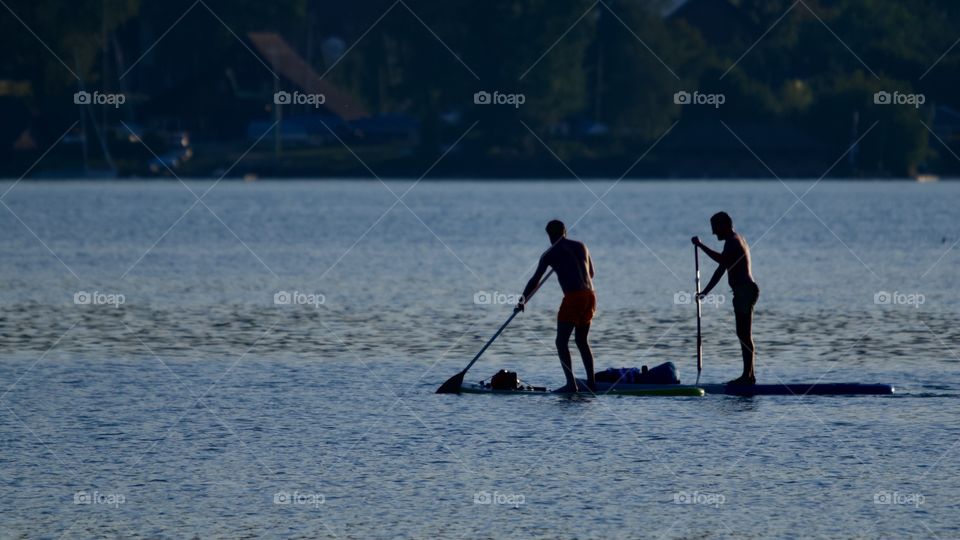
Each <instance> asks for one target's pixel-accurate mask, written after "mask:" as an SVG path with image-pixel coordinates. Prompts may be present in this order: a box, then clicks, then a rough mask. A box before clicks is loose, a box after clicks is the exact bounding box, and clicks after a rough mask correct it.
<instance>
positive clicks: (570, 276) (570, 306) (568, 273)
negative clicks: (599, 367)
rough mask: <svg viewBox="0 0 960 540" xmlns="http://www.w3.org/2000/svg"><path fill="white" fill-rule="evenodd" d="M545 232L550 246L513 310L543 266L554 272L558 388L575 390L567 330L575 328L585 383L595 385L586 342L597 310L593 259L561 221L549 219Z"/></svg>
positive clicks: (541, 275) (538, 281) (591, 360)
mask: <svg viewBox="0 0 960 540" xmlns="http://www.w3.org/2000/svg"><path fill="white" fill-rule="evenodd" d="M547 235H548V236H549V237H550V244H551V246H550V248H549V249H547V251H545V252H544V253H543V255H541V256H540V264H538V265H537V271H536V272H534V274H533V277H532V278H530V281H528V282H527V287H526V288H525V289H524V290H523V296H522V297H521V299H520V302H519V303H518V304H517V307H516V310H517V311H523V303H524V299H526V298H527V297H528V296H530V294H531V293H532V292H533V290H534V289H535V288H536V287H537V284H538V283H540V279H541V278H542V277H543V274H544V272H546V271H547V267H548V266H549V267H551V268H553V270H554V271H555V272H556V273H557V280H558V281H559V282H560V288H561V289H563V302H561V303H560V312H559V313H558V314H557V353H558V354H559V355H560V365H561V366H562V367H563V376H564V377H565V378H566V379H567V384H566V385H565V386H564V387H563V388H560V389H559V390H557V391H558V392H578V391H580V390H581V388H579V387H578V386H577V379H576V378H575V377H574V376H573V368H572V366H571V360H570V347H569V345H568V344H569V342H570V334H571V333H574V331H576V334H575V336H574V341H576V343H577V349H579V350H580V357H581V358H582V359H583V367H584V369H585V370H586V371H587V385H588V386H589V387H590V390H594V389H595V388H596V379H595V378H594V373H593V352H592V351H591V350H590V343H588V342H587V334H589V333H590V321H592V320H593V314H594V313H595V312H596V310H597V297H596V295H595V294H594V293H593V280H592V278H593V275H594V271H593V260H591V259H590V251H588V250H587V246H586V245H584V244H583V243H582V242H577V241H576V240H570V239H569V238H567V228H566V226H565V225H564V224H563V222H561V221H557V220H553V221H551V222H550V223H547Z"/></svg>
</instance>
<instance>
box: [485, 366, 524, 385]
mask: <svg viewBox="0 0 960 540" xmlns="http://www.w3.org/2000/svg"><path fill="white" fill-rule="evenodd" d="M490 388H493V389H494V390H516V389H517V388H520V378H519V377H518V376H517V372H516V371H508V370H506V369H501V370H500V371H498V372H497V373H496V374H495V375H494V376H493V377H491V378H490Z"/></svg>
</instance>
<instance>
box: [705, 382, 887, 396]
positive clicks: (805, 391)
mask: <svg viewBox="0 0 960 540" xmlns="http://www.w3.org/2000/svg"><path fill="white" fill-rule="evenodd" d="M700 388H703V389H704V390H705V391H706V392H707V393H708V394H726V395H728V396H798V397H799V396H864V395H873V396H877V395H889V394H892V393H893V392H894V388H893V385H890V384H861V383H816V384H753V385H734V384H701V385H700Z"/></svg>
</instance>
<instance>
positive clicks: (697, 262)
mask: <svg viewBox="0 0 960 540" xmlns="http://www.w3.org/2000/svg"><path fill="white" fill-rule="evenodd" d="M693 266H694V268H695V269H696V273H697V277H696V287H697V294H696V300H697V383H698V384H699V383H700V372H701V371H703V340H702V338H701V333H700V318H701V316H700V249H699V248H697V246H693Z"/></svg>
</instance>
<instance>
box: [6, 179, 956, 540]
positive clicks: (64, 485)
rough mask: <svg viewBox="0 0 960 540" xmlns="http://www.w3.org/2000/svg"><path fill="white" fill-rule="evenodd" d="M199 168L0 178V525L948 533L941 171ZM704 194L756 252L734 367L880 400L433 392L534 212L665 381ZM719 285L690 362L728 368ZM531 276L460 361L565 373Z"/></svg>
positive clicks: (536, 227) (684, 358)
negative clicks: (900, 176) (516, 173)
mask: <svg viewBox="0 0 960 540" xmlns="http://www.w3.org/2000/svg"><path fill="white" fill-rule="evenodd" d="M211 185H212V183H211V182H190V183H188V184H187V186H184V185H181V184H180V183H176V182H143V183H123V184H116V183H80V182H76V183H73V182H71V183H20V184H17V185H16V186H14V187H13V189H11V190H10V191H9V193H7V194H6V195H5V196H4V197H3V199H2V202H3V203H4V204H5V205H6V208H0V224H2V226H3V230H4V231H5V232H6V234H4V235H3V237H2V238H0V261H2V262H0V284H2V285H0V302H2V306H3V309H2V312H0V334H2V339H3V348H2V350H0V378H2V380H3V383H4V384H3V389H2V391H3V393H2V394H0V395H2V398H0V405H2V406H0V460H2V463H0V469H2V470H3V477H2V482H0V499H2V501H3V504H2V505H0V530H2V531H3V535H4V536H9V537H31V538H32V537H52V538H60V537H63V538H74V537H75V538H90V537H124V538H130V537H133V538H157V537H161V538H183V537H193V536H198V537H201V538H208V537H215V538H216V537H222V538H237V537H251V538H253V537H304V538H316V537H339V538H374V537H376V538H380V537H388V538H393V537H397V538H409V537H466V538H478V537H479V538H485V537H489V538H502V537H518V538H528V537H535V538H648V537H665V538H727V537H730V538H768V537H777V538H784V537H819V538H839V537H844V538H848V537H857V538H859V537H862V538H877V537H883V538H904V537H907V538H910V537H917V538H925V537H939V538H953V537H958V536H960V523H958V521H957V519H956V516H957V515H958V510H960V502H958V500H960V499H958V495H960V490H958V487H960V484H958V481H957V480H956V477H957V473H958V460H960V448H958V446H960V445H958V442H960V423H958V421H957V417H958V415H957V413H958V412H960V401H958V399H957V396H958V395H960V375H958V365H960V356H958V352H957V349H958V345H957V344H958V343H960V339H958V337H960V335H958V334H960V331H958V325H957V323H958V321H960V313H958V306H957V300H956V298H957V295H956V283H957V279H956V277H957V273H956V268H957V263H958V260H960V249H958V248H954V246H955V245H956V243H957V241H958V240H960V227H958V225H957V219H956V217H957V213H956V208H957V206H958V203H960V185H957V184H950V183H942V184H923V185H921V184H907V183H881V182H872V183H852V182H851V183H845V182H825V183H819V184H814V182H812V181H796V182H788V183H787V184H786V185H782V184H780V183H778V182H689V183H659V182H649V183H620V184H617V185H615V186H614V185H613V182H610V181H608V182H602V181H597V182H589V183H588V184H587V185H586V186H585V185H583V184H580V183H578V182H518V183H502V182H501V183H497V182H470V183H465V182H447V183H443V182H421V183H419V184H416V185H413V183H412V182H410V181H406V182H390V183H388V186H386V187H385V186H383V185H381V184H380V183H377V182H303V183H298V182H259V183H254V184H239V183H221V184H218V185H216V186H214V187H213V188H212V189H211V190H210V191H209V193H207V194H206V195H204V196H203V200H202V202H199V203H198V202H197V198H196V197H195V195H194V194H196V196H201V195H202V194H203V193H204V192H205V191H206V190H207V188H209V187H211ZM9 186H10V183H7V184H5V185H3V186H2V189H3V190H6V189H7V188H8V187H9ZM411 186H412V189H411V190H410V191H409V193H407V194H406V195H405V196H404V197H403V201H402V202H399V203H398V202H397V198H396V197H395V195H394V193H395V194H396V195H397V196H399V195H401V194H403V193H404V191H405V190H407V189H408V188H411ZM611 186H613V187H612V189H611V190H610V191H609V193H607V194H606V195H605V196H603V202H598V201H597V198H596V197H595V195H597V196H601V195H603V194H604V192H606V191H607V189H608V188H611ZM388 188H389V189H388ZM808 189H810V190H809V192H807V190H808ZM391 190H392V191H393V193H391ZM805 192H807V193H805ZM800 196H802V201H801V202H798V201H797V197H800ZM395 203H396V204H395ZM719 209H724V210H727V211H728V212H729V213H731V214H732V215H733V217H734V219H735V221H736V222H737V226H738V228H739V229H740V231H741V232H742V233H743V234H744V235H745V236H746V238H747V239H748V241H750V242H751V244H752V246H753V256H754V273H755V275H756V277H757V280H758V282H759V283H760V287H761V290H762V292H761V299H760V303H759V304H758V307H757V316H756V317H757V318H756V323H755V336H756V341H757V346H758V351H759V352H758V377H759V378H760V379H761V380H764V381H767V382H778V381H789V382H801V381H816V380H818V379H820V380H823V381H831V382H842V381H862V382H889V383H893V384H895V385H896V386H897V389H898V393H897V394H896V395H895V396H891V397H858V398H838V397H807V398H803V399H797V398H785V397H769V396H768V397H757V398H734V397H720V396H711V397H706V398H701V399H693V398H637V397H623V398H610V397H608V398H594V399H579V398H578V399H567V398H560V397H553V396H539V397H533V396H523V397H501V396H459V397H455V396H437V395H434V394H433V390H434V389H435V388H436V387H437V386H438V385H439V384H440V383H441V382H442V381H443V380H445V379H446V378H447V377H449V376H450V375H452V374H453V373H455V372H456V371H458V370H459V369H461V368H462V367H463V366H464V365H465V364H466V363H467V361H469V359H470V358H471V357H472V356H473V354H474V353H475V352H476V351H477V350H478V349H479V348H480V347H481V346H482V344H483V343H484V341H485V340H486V339H487V338H488V337H489V336H490V335H491V334H492V332H493V331H494V330H495V329H496V327H497V326H498V325H499V324H500V323H501V322H502V321H503V320H505V319H506V317H507V316H508V315H509V313H510V307H509V306H506V305H499V304H497V303H496V302H497V300H498V299H502V298H504V297H505V296H506V295H510V294H514V293H516V292H518V290H519V289H520V288H522V286H523V284H524V283H525V281H526V279H527V278H528V276H529V273H530V272H531V271H532V267H533V265H534V264H535V262H536V259H537V257H538V256H539V254H540V252H541V251H542V250H543V249H544V248H545V247H546V246H547V239H546V235H545V234H544V233H543V230H542V229H543V225H544V224H545V222H546V221H547V220H549V219H552V218H560V219H563V220H564V221H566V222H567V224H568V226H571V225H573V226H572V230H571V236H572V237H574V238H577V239H580V240H583V241H585V242H586V243H587V244H588V245H589V246H590V248H591V251H592V253H593V257H594V260H595V264H596V267H597V278H596V286H597V290H598V298H599V313H598V316H597V319H596V320H595V323H594V325H593V330H592V340H593V343H594V348H595V352H596V355H597V358H598V364H599V367H601V368H604V367H608V366H617V367H619V366H627V365H639V364H648V365H652V364H655V363H659V362H662V361H666V360H670V361H673V362H675V363H676V364H677V365H678V366H679V368H680V371H681V376H682V378H683V379H684V381H685V382H692V381H693V379H694V378H695V375H696V373H695V358H694V342H695V320H694V310H693V307H692V305H690V304H688V303H684V302H683V299H684V294H685V293H688V292H689V291H690V290H691V289H692V286H693V261H692V259H693V253H692V251H693V250H692V246H691V245H690V243H689V237H690V236H691V235H694V234H699V235H700V236H701V237H703V238H705V239H706V238H709V224H708V221H707V220H708V218H709V216H710V214H712V213H713V212H714V211H716V210H719ZM574 224H575V225H574ZM710 243H711V244H712V245H714V246H716V245H717V242H716V241H715V239H710ZM702 262H704V270H703V274H704V276H703V278H704V279H707V278H708V277H709V274H710V271H712V265H711V264H708V263H707V262H706V261H702ZM717 292H718V293H719V294H720V295H723V296H718V297H716V298H715V303H714V304H711V305H707V306H705V308H704V328H703V330H704V351H705V354H704V364H705V368H704V376H703V378H704V380H705V381H707V382H717V381H722V380H726V379H729V378H732V377H734V376H736V375H737V374H738V370H739V359H738V353H739V351H738V347H737V344H736V341H735V338H734V336H733V330H732V326H733V316H732V307H731V306H730V302H729V297H728V294H729V292H728V291H727V290H726V287H725V286H724V285H721V286H720V287H718V289H717ZM277 295H279V296H277ZM275 297H277V298H278V299H279V301H280V302H281V303H279V304H278V303H275ZM486 299H493V300H492V301H491V302H490V303H486ZM559 299H560V293H559V289H558V287H557V286H556V285H555V283H551V284H550V285H548V286H546V287H545V288H544V289H543V291H542V292H541V293H539V294H538V296H537V298H535V299H534V300H533V302H532V303H531V305H530V307H529V308H528V310H527V312H526V313H524V314H523V315H521V316H520V317H518V318H517V319H516V320H515V321H514V323H513V324H512V325H511V327H510V328H508V330H507V331H506V332H505V333H504V334H503V336H502V337H501V338H500V339H499V340H498V341H497V342H496V344H495V345H494V346H493V347H492V348H491V349H490V350H489V352H488V353H487V354H486V355H485V356H484V357H483V358H482V359H481V360H480V362H479V363H478V364H477V365H476V366H475V367H474V368H473V370H471V372H470V373H469V374H468V379H469V380H479V379H482V378H485V377H488V376H489V375H491V374H492V373H494V372H495V371H496V370H497V369H500V368H512V369H516V370H517V371H519V372H520V375H521V377H522V378H523V379H524V380H527V381H530V382H534V383H538V384H546V385H557V384H558V383H560V382H562V376H561V373H560V369H559V365H558V362H557V360H556V358H555V353H554V349H553V335H552V332H553V324H554V323H553V320H554V319H553V317H554V313H555V310H556V307H557V305H558V304H559ZM286 300H289V303H285V301H286ZM478 301H479V303H477V302H478Z"/></svg>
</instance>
